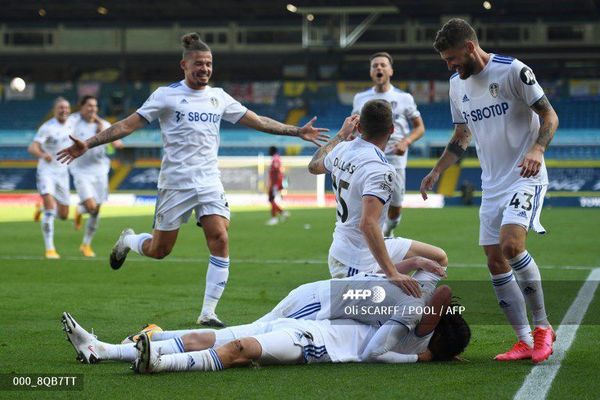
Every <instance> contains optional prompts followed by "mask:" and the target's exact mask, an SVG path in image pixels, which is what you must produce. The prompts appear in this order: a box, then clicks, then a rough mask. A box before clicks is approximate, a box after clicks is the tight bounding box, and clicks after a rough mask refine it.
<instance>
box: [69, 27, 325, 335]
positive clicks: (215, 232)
mask: <svg viewBox="0 0 600 400" xmlns="http://www.w3.org/2000/svg"><path fill="white" fill-rule="evenodd" d="M182 44H183V57H182V60H181V62H180V66H181V69H182V70H183V71H184V74H185V79H184V80H182V81H179V82H175V83H173V84H171V85H169V86H166V87H161V88H158V89H157V90H156V91H155V92H154V93H152V95H151V96H150V97H149V98H148V100H146V102H145V103H144V105H143V106H142V107H141V108H140V109H139V110H137V112H135V113H133V114H132V115H130V116H129V117H127V118H126V119H124V120H122V121H119V122H117V123H115V124H114V125H113V126H111V127H110V128H108V129H106V130H104V131H102V132H100V133H98V134H97V135H95V136H93V137H91V138H89V139H87V140H86V141H85V142H83V141H80V140H76V139H74V141H75V143H74V144H73V145H72V146H71V147H69V148H67V149H64V150H62V151H61V152H60V153H59V160H61V161H63V162H70V161H71V160H73V159H75V158H77V157H79V156H81V155H82V154H84V153H85V152H86V151H87V150H88V149H89V148H93V147H96V146H99V145H102V144H104V143H109V142H112V141H114V140H117V139H120V138H123V137H125V136H127V135H129V134H131V133H132V132H133V131H135V130H137V129H140V128H142V127H144V126H146V125H147V124H148V123H150V122H152V121H154V120H156V119H158V120H159V122H160V126H161V131H162V139H163V143H164V156H163V160H162V164H161V172H160V175H159V179H158V199H157V203H156V210H155V216H154V229H153V232H152V234H150V233H141V234H137V235H136V234H135V233H134V232H133V230H131V229H125V230H124V231H123V233H122V234H121V236H120V238H119V240H118V241H117V243H116V244H115V246H114V247H113V250H112V253H111V256H110V264H111V267H112V268H114V269H118V268H120V267H121V265H122V264H123V262H124V261H125V258H126V257H127V253H128V252H129V251H130V250H133V251H135V252H136V253H138V254H140V255H144V256H146V257H151V258H157V259H162V258H164V257H166V256H167V255H169V253H170V252H171V250H172V249H173V246H174V245H175V242H176V240H177V234H178V233H179V227H180V226H181V224H182V223H185V222H187V220H188V219H189V217H190V216H191V214H192V211H194V212H195V214H196V220H197V223H198V224H199V225H201V226H202V228H203V229H204V235H205V237H206V243H207V246H208V249H209V251H210V258H209V264H208V270H207V273H206V290H205V295H204V303H203V307H202V312H201V314H200V316H199V317H198V323H199V324H202V325H208V326H223V323H222V322H221V321H220V320H219V318H218V317H217V315H216V314H215V308H216V306H217V303H218V301H219V299H220V298H221V295H222V293H223V290H224V288H225V285H226V284H227V279H228V276H229V239H228V235H227V229H228V227H229V217H230V213H229V205H228V203H227V199H226V198H225V191H224V189H223V184H222V183H221V180H220V173H219V169H218V166H217V152H218V148H219V128H220V123H221V119H224V120H226V121H228V122H231V123H238V122H239V123H240V124H242V125H244V126H247V127H249V128H252V129H256V130H259V131H262V132H266V133H271V134H276V135H286V136H297V137H300V138H302V139H304V140H306V141H309V142H312V143H315V144H317V145H318V141H325V140H326V139H327V136H326V135H324V134H323V133H322V132H324V131H327V130H326V129H322V128H315V127H313V126H312V125H313V123H314V121H315V118H313V119H312V120H311V121H310V122H309V123H307V124H306V125H304V126H303V127H302V128H300V127H296V126H291V125H286V124H282V123H280V122H277V121H275V120H273V119H271V118H268V117H264V116H259V115H257V114H255V113H254V112H252V111H250V110H248V109H247V108H246V107H244V106H243V105H241V104H240V103H239V102H237V101H236V100H235V99H233V98H232V97H231V96H230V95H228V94H227V93H225V92H224V91H223V90H222V89H220V88H213V87H211V86H208V82H209V79H210V77H211V75H212V69H213V64H212V53H211V51H210V48H209V47H208V46H207V45H206V43H204V42H202V41H201V40H200V36H199V34H197V33H189V34H187V35H184V36H183V38H182Z"/></svg>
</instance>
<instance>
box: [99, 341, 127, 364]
mask: <svg viewBox="0 0 600 400" xmlns="http://www.w3.org/2000/svg"><path fill="white" fill-rule="evenodd" d="M95 345H96V353H98V356H99V357H100V359H101V360H112V361H135V359H136V357H137V350H136V349H135V343H126V344H110V343H104V342H101V341H99V340H98V341H96V343H95Z"/></svg>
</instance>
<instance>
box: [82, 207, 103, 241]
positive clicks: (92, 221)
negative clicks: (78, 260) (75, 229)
mask: <svg viewBox="0 0 600 400" xmlns="http://www.w3.org/2000/svg"><path fill="white" fill-rule="evenodd" d="M99 219H100V215H99V214H96V215H92V214H90V217H89V218H88V220H87V222H86V223H85V234H84V235H83V242H82V243H83V244H91V243H92V239H93V238H94V234H95V233H96V229H97V228H98V220H99Z"/></svg>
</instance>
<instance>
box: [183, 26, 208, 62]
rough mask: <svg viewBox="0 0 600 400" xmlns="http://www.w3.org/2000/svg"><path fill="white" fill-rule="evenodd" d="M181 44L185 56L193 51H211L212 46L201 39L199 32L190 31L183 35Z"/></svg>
mask: <svg viewBox="0 0 600 400" xmlns="http://www.w3.org/2000/svg"><path fill="white" fill-rule="evenodd" d="M181 46H182V47H183V55H182V57H183V58H185V56H186V55H187V54H188V53H190V52H192V51H208V52H210V47H208V45H207V44H206V43H204V42H203V41H202V39H200V34H199V33H198V32H190V33H186V34H185V35H183V36H182V37H181Z"/></svg>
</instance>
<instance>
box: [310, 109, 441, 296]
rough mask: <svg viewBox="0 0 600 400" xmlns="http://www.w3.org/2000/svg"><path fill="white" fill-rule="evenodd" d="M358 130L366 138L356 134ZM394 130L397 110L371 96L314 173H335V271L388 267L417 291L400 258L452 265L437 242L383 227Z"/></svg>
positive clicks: (318, 156) (391, 182) (324, 151)
mask: <svg viewBox="0 0 600 400" xmlns="http://www.w3.org/2000/svg"><path fill="white" fill-rule="evenodd" d="M355 130H358V132H359V133H360V134H361V136H360V137H357V138H354V139H353V140H352V138H353V135H354V131H355ZM393 132H394V125H393V120H392V109H391V107H390V104H389V103H388V102H387V101H385V100H371V101H369V102H367V103H366V104H365V105H364V106H363V107H362V110H361V113H360V117H359V116H358V115H353V116H351V117H348V118H346V120H345V121H344V125H343V126H342V128H341V129H340V131H339V132H338V134H337V135H336V136H335V137H334V138H332V139H331V140H330V141H329V143H327V144H326V145H325V146H323V147H321V148H320V149H319V150H318V151H317V152H316V153H315V154H314V155H313V158H312V160H311V161H310V163H309V166H308V169H309V171H310V172H311V173H312V174H315V175H316V174H323V173H330V174H331V178H332V181H333V189H334V191H335V196H336V201H337V204H338V207H337V220H336V223H335V230H334V232H333V242H332V244H331V247H330V248H329V260H328V263H329V272H330V274H331V276H332V277H333V278H343V277H346V276H352V275H355V274H356V273H358V272H377V271H379V270H381V271H383V272H384V273H385V274H386V276H387V277H388V278H389V279H390V280H391V281H392V282H394V283H395V284H397V285H398V286H400V287H401V288H402V289H404V290H405V291H406V293H410V294H412V295H414V296H419V295H420V289H419V285H418V284H417V283H416V282H415V281H414V280H413V279H412V278H411V277H409V276H407V275H405V274H401V273H399V272H398V271H397V270H396V269H395V268H394V263H397V262H400V261H402V260H403V259H405V258H409V257H414V256H422V257H425V258H428V259H430V260H434V261H436V262H437V263H438V264H440V265H441V266H443V267H446V266H447V265H448V258H447V256H446V253H445V252H444V251H443V250H442V249H440V248H438V247H435V246H431V245H429V244H426V243H421V242H417V241H413V240H409V239H404V238H389V239H386V240H384V237H383V233H382V230H381V226H382V224H383V221H384V219H385V212H386V211H387V207H388V206H389V203H390V199H391V197H392V195H393V192H394V187H395V182H396V171H395V169H394V167H393V166H392V165H391V164H390V163H389V162H388V161H387V159H386V158H385V155H384V153H383V150H384V149H385V146H386V144H387V141H388V139H389V137H390V135H391V134H392V133H393Z"/></svg>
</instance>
